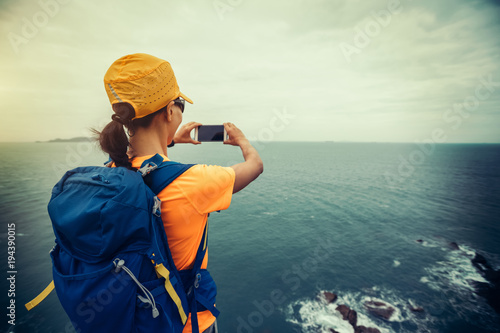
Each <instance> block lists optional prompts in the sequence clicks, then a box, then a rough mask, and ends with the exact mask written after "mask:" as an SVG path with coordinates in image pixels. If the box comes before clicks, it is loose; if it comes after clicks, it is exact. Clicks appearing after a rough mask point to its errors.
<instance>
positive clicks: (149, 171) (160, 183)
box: [138, 154, 195, 195]
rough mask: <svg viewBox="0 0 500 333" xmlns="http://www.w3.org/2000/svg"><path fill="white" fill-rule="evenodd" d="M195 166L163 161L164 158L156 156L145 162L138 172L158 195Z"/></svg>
mask: <svg viewBox="0 0 500 333" xmlns="http://www.w3.org/2000/svg"><path fill="white" fill-rule="evenodd" d="M194 165H195V164H182V163H179V162H173V161H163V157H162V156H161V155H160V154H156V155H155V156H153V157H151V158H150V159H147V160H145V161H144V162H143V163H142V165H141V168H140V169H139V170H138V171H139V172H140V173H142V176H143V178H144V182H145V183H146V185H148V186H149V188H150V189H151V190H152V191H153V192H154V193H155V194H156V195H158V193H160V192H161V191H162V190H163V189H164V188H165V187H167V186H168V185H170V183H171V182H173V181H174V180H175V179H176V178H177V177H179V176H180V175H182V174H183V173H184V172H186V171H187V170H188V169H189V168H191V167H192V166H194Z"/></svg>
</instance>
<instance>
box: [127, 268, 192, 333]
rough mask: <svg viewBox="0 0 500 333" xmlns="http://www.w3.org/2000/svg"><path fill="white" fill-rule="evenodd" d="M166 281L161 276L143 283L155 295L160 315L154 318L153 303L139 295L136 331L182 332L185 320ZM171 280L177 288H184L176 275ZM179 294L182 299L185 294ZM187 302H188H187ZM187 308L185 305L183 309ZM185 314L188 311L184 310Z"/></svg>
mask: <svg viewBox="0 0 500 333" xmlns="http://www.w3.org/2000/svg"><path fill="white" fill-rule="evenodd" d="M165 281H166V280H165V279H164V278H159V279H155V280H152V281H148V282H144V283H143V284H142V285H143V286H144V287H145V288H146V289H147V290H148V291H149V292H150V293H151V295H152V296H153V298H154V301H155V306H156V309H157V310H158V316H157V317H156V318H153V317H152V306H151V304H149V303H148V302H144V300H143V299H141V297H138V298H137V300H136V307H137V310H136V312H135V327H136V332H141V333H143V332H144V333H146V332H179V333H180V332H182V331H183V329H184V326H185V321H184V322H183V320H182V316H181V314H180V312H179V308H178V307H177V305H176V303H175V302H174V300H173V299H172V297H171V295H170V294H169V292H168V291H167V289H166V288H165ZM169 281H170V283H171V284H172V286H173V287H174V288H175V289H177V288H176V287H181V288H182V286H181V285H179V281H178V280H177V278H176V277H175V276H172V277H171V278H170V279H169ZM175 289H174V290H175ZM181 290H182V289H181ZM177 294H178V296H179V299H181V298H182V296H183V295H182V294H181V293H177ZM181 302H182V301H181ZM185 304H187V302H186V303H185ZM186 308H187V307H183V308H182V309H183V311H186ZM184 314H185V315H187V314H188V313H187V312H184Z"/></svg>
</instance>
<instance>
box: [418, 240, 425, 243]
mask: <svg viewBox="0 0 500 333" xmlns="http://www.w3.org/2000/svg"><path fill="white" fill-rule="evenodd" d="M416 242H417V243H423V242H424V241H423V240H422V239H417V240H416Z"/></svg>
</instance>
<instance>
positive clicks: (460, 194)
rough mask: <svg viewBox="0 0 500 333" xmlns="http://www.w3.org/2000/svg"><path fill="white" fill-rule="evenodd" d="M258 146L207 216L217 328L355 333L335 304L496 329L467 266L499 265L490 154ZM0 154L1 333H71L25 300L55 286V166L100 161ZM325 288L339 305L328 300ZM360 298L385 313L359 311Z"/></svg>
mask: <svg viewBox="0 0 500 333" xmlns="http://www.w3.org/2000/svg"><path fill="white" fill-rule="evenodd" d="M255 146H256V147H257V149H258V151H259V153H260V155H261V157H262V159H263V161H264V172H263V174H262V175H260V177H259V178H258V179H257V180H256V181H254V182H253V183H252V184H250V185H249V186H248V187H247V188H245V189H244V190H242V191H241V192H239V193H236V194H235V195H234V196H233V198H232V202H231V206H230V207H229V208H228V209H227V210H225V211H221V212H220V213H216V212H215V213H212V214H211V216H210V218H209V240H208V243H209V269H210V271H211V273H212V275H213V277H214V279H215V281H216V283H217V287H218V295H217V307H218V309H219V310H220V311H221V314H220V316H219V318H218V320H217V322H218V329H219V332H222V333H254V332H255V333H257V332H259V333H278V332H285V333H286V332H304V333H312V332H333V331H337V332H339V333H351V332H354V329H353V327H352V326H351V325H350V324H349V323H348V322H347V321H345V320H343V318H342V315H341V314H340V313H339V312H338V311H336V308H337V306H339V305H346V306H348V307H349V308H350V309H352V310H354V311H356V313H357V325H363V326H365V327H371V328H377V329H378V330H379V331H380V332H384V333H385V332H444V333H447V332H449V333H452V332H453V333H462V332H463V333H483V332H484V333H486V332H500V316H499V314H498V313H497V312H495V310H494V309H493V308H492V307H491V306H490V305H489V303H488V302H487V301H486V300H485V299H484V298H483V297H481V296H479V295H478V294H477V293H476V290H475V287H474V286H475V285H476V283H478V282H483V283H487V281H486V280H485V278H484V277H483V276H482V275H481V274H480V272H479V271H478V270H477V269H476V267H475V266H474V265H473V264H472V263H471V259H472V258H474V256H475V254H476V253H478V254H481V255H482V256H484V258H486V260H487V261H488V262H489V264H490V265H491V266H492V267H493V268H494V269H496V270H498V269H500V167H499V166H500V145H497V144H433V143H425V144H420V145H417V144H415V143H340V142H256V143H255ZM0 156H1V159H0V174H1V177H0V221H1V223H0V225H1V228H2V229H1V230H0V249H1V251H0V263H1V267H2V270H3V272H2V274H3V276H4V277H3V278H2V279H1V281H2V282H1V283H0V288H1V289H0V290H1V294H2V295H3V296H2V298H1V299H2V305H1V309H2V310H1V311H0V312H2V314H1V316H0V318H1V322H0V331H2V332H30V333H32V332H33V333H35V332H44V333H45V332H47V333H48V332H50V333H52V332H54V333H66V332H75V330H74V329H73V328H72V326H71V322H70V321H69V319H68V317H67V316H66V314H65V312H64V310H63V309H62V307H61V305H60V304H59V301H58V298H57V295H56V293H55V292H53V293H52V294H50V295H49V296H48V298H47V299H46V300H45V301H43V302H42V303H41V304H40V305H39V306H38V307H36V308H35V309H33V310H31V311H30V312H28V311H27V310H26V309H25V308H24V304H25V303H26V302H28V301H30V300H31V299H32V298H34V297H35V296H36V295H38V293H39V292H41V291H42V290H43V289H44V288H45V287H46V286H47V284H48V283H49V282H50V281H51V280H52V271H51V261H50V258H49V251H50V250H51V248H52V246H53V245H54V235H53V231H52V227H51V222H50V219H49V216H48V213H47V203H48V201H49V199H50V195H51V189H52V187H53V186H54V184H55V183H56V182H57V181H58V180H59V179H60V178H61V177H62V176H63V174H64V172H65V171H67V170H69V169H72V168H74V167H77V166H83V165H101V164H102V163H103V162H105V161H106V159H107V157H106V156H105V155H104V154H103V153H102V152H100V151H99V150H98V149H97V147H96V145H95V143H90V142H72V143H69V142H68V143H66V142H58V143H0ZM169 157H170V158H171V159H172V160H175V161H179V162H185V163H201V164H213V165H222V166H230V165H233V164H236V163H240V162H242V161H243V158H242V155H241V151H240V150H239V148H238V147H233V146H227V145H223V144H220V143H203V144H202V145H198V146H194V145H181V144H178V145H176V146H175V147H173V148H171V149H169ZM11 236H13V237H14V238H15V241H14V242H15V245H14V247H15V249H14V250H15V252H12V251H11V253H10V254H9V249H8V239H9V237H11ZM12 239H13V238H12V237H11V240H12ZM10 250H12V249H10ZM9 255H10V258H9ZM9 264H10V265H12V266H8V265H9ZM11 272H13V273H11ZM324 292H331V293H334V294H336V295H338V299H337V300H336V301H335V302H334V303H330V304H327V301H326V300H325V299H324V298H323V297H321V295H323V293H324ZM370 301H376V302H383V303H385V304H387V306H390V307H392V308H393V309H394V312H393V314H392V316H390V317H389V318H381V317H379V316H377V315H374V314H373V313H372V312H370V311H368V309H367V307H366V302H370ZM11 304H14V311H12V306H11ZM8 307H10V309H9V308H8ZM412 308H413V310H415V308H418V309H419V311H412ZM12 314H14V321H12ZM110 320H111V319H110ZM8 321H11V324H12V323H15V325H11V324H9V323H8Z"/></svg>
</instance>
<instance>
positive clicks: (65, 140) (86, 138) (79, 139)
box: [36, 136, 94, 143]
mask: <svg viewBox="0 0 500 333" xmlns="http://www.w3.org/2000/svg"><path fill="white" fill-rule="evenodd" d="M89 141H94V139H92V138H89V137H87V136H78V137H75V138H70V139H60V138H57V139H52V140H49V141H36V143H45V142H50V143H53V142H89Z"/></svg>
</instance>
